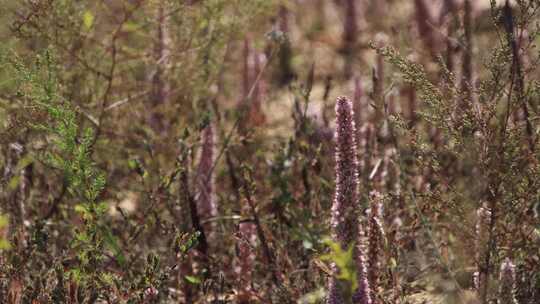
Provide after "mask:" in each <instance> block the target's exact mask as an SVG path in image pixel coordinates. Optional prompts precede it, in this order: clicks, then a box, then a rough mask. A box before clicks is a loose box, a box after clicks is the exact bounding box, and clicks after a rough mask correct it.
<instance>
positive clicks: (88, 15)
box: [83, 11, 94, 30]
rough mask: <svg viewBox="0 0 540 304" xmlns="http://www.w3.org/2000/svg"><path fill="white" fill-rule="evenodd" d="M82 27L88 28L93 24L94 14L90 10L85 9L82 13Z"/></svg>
mask: <svg viewBox="0 0 540 304" xmlns="http://www.w3.org/2000/svg"><path fill="white" fill-rule="evenodd" d="M83 24H84V27H85V28H86V29H87V30H89V29H90V28H91V27H92V25H93V24H94V15H93V14H92V12H90V11H85V12H84V14H83Z"/></svg>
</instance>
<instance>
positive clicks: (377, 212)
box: [367, 191, 384, 303]
mask: <svg viewBox="0 0 540 304" xmlns="http://www.w3.org/2000/svg"><path fill="white" fill-rule="evenodd" d="M369 196H370V201H371V207H370V209H369V216H368V218H369V219H368V227H369V234H368V239H369V247H368V265H369V267H368V271H367V277H368V281H369V283H370V286H371V297H372V299H373V302H374V303H376V302H377V301H376V300H375V299H376V294H375V291H376V288H377V286H378V285H379V284H378V283H379V273H380V271H381V267H380V264H381V262H380V258H379V257H380V255H381V253H382V252H381V247H382V242H383V238H384V230H383V224H382V221H383V220H382V195H381V193H380V192H378V191H371V193H370V194H369Z"/></svg>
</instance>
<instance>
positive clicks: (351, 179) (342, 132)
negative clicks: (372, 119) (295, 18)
mask: <svg viewBox="0 0 540 304" xmlns="http://www.w3.org/2000/svg"><path fill="white" fill-rule="evenodd" d="M355 134H356V130H355V124H354V113H353V108H352V103H351V101H350V100H349V99H348V98H346V97H338V98H337V100H336V135H335V138H336V152H335V157H336V191H335V196H334V203H333V205H332V223H331V224H332V236H333V238H334V241H336V242H337V243H338V244H339V245H340V246H341V247H342V249H344V250H346V249H347V248H349V246H351V245H352V244H353V243H355V242H357V241H358V236H359V226H358V208H357V206H358V183H359V181H358V161H357V156H356V140H355ZM361 249H362V248H361V246H358V247H355V248H354V249H353V256H354V258H355V261H357V262H360V265H356V266H357V268H358V266H360V270H362V269H363V265H362V263H361V262H362V259H361V258H358V257H360V256H361V254H362V252H361ZM335 268H336V267H335V265H334V271H335V272H337V271H338V270H337V269H335ZM357 274H358V275H359V276H360V280H358V281H359V282H360V284H358V290H355V291H354V295H355V297H354V300H355V303H362V304H368V303H371V300H370V298H369V291H367V290H368V289H369V286H368V285H369V284H367V282H365V277H364V278H362V277H361V276H362V275H363V272H362V271H357ZM362 282H364V283H362ZM341 289H342V288H341V286H340V284H339V282H338V279H336V278H335V277H332V278H331V279H330V282H329V292H328V302H327V303H328V304H340V303H349V302H350V301H351V299H344V298H343V290H341Z"/></svg>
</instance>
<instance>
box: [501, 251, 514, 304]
mask: <svg viewBox="0 0 540 304" xmlns="http://www.w3.org/2000/svg"><path fill="white" fill-rule="evenodd" d="M499 284H500V285H499V286H500V287H499V302H498V303H499V304H517V303H518V302H517V300H516V295H515V294H516V292H515V291H516V266H514V264H513V263H512V261H511V260H510V259H509V258H506V259H505V260H504V262H503V263H502V264H501V273H500V275H499Z"/></svg>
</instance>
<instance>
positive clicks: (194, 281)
mask: <svg viewBox="0 0 540 304" xmlns="http://www.w3.org/2000/svg"><path fill="white" fill-rule="evenodd" d="M184 278H185V279H186V281H188V282H189V283H191V284H195V285H198V284H201V282H202V281H201V279H199V278H197V277H196V276H190V275H186V276H184Z"/></svg>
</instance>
